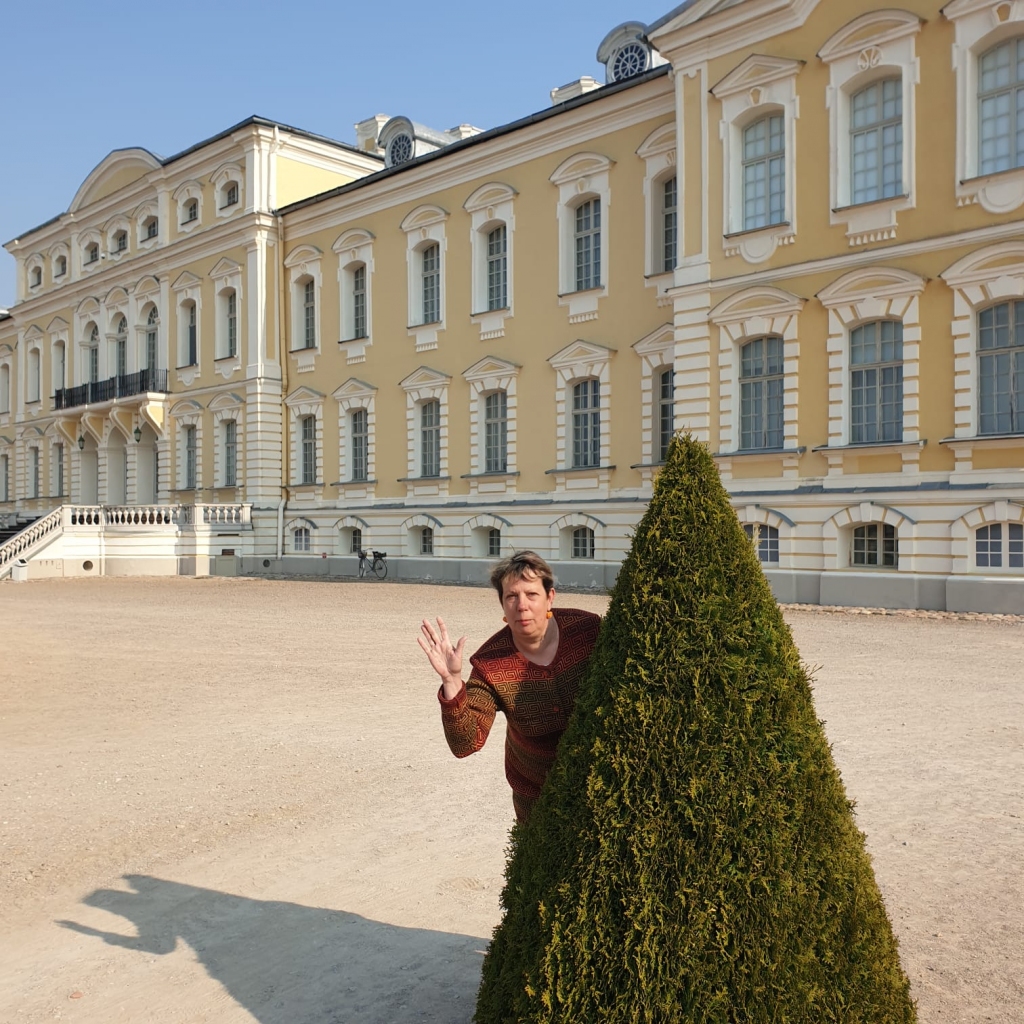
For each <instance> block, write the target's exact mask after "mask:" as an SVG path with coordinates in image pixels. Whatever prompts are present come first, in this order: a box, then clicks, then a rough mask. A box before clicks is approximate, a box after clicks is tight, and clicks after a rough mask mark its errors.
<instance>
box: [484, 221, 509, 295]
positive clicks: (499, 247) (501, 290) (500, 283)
mask: <svg viewBox="0 0 1024 1024" xmlns="http://www.w3.org/2000/svg"><path fill="white" fill-rule="evenodd" d="M507 246H508V234H507V232H506V229H505V225H504V224H501V225H500V226H498V227H496V228H495V229H494V230H493V231H491V232H490V233H489V234H488V235H487V308H488V309H505V308H506V307H507V306H508V250H507Z"/></svg>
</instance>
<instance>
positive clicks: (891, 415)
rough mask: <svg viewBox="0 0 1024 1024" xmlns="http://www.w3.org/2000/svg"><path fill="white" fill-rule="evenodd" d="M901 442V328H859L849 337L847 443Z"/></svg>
mask: <svg viewBox="0 0 1024 1024" xmlns="http://www.w3.org/2000/svg"><path fill="white" fill-rule="evenodd" d="M902 440H903V324H902V323H901V322H900V321H899V320H879V321H877V322H875V323H870V324H863V325H862V326H861V327H858V328H857V329H856V330H855V331H853V332H852V333H851V334H850V443H851V444H872V443H874V442H883V441H896V442H899V441H902Z"/></svg>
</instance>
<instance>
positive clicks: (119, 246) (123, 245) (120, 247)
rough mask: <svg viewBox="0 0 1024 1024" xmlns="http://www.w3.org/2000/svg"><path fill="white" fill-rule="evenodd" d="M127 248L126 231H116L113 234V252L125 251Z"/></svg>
mask: <svg viewBox="0 0 1024 1024" xmlns="http://www.w3.org/2000/svg"><path fill="white" fill-rule="evenodd" d="M127 249H128V232H127V231H118V233H117V234H116V235H114V252H126V251H127Z"/></svg>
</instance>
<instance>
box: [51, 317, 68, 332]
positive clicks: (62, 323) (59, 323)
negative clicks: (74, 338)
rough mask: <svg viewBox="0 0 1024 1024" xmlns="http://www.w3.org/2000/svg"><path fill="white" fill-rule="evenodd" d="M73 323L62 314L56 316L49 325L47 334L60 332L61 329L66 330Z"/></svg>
mask: <svg viewBox="0 0 1024 1024" xmlns="http://www.w3.org/2000/svg"><path fill="white" fill-rule="evenodd" d="M70 326H71V325H70V324H69V323H68V322H67V320H65V319H64V317H62V316H55V317H54V318H53V319H52V320H51V321H50V322H49V323H48V324H47V325H46V333H47V334H59V333H60V332H61V331H66V330H67V329H68V328H69V327H70Z"/></svg>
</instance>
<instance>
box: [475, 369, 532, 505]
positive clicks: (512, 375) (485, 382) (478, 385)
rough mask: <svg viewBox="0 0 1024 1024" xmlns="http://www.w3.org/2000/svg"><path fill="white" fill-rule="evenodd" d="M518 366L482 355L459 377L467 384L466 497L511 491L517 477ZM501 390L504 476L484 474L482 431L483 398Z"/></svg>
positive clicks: (484, 405)
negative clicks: (504, 430)
mask: <svg viewBox="0 0 1024 1024" xmlns="http://www.w3.org/2000/svg"><path fill="white" fill-rule="evenodd" d="M520 369H522V367H520V366H518V365H517V364H516V363H510V362H509V361H508V360H506V359H499V358H498V357H497V356H484V358H483V359H480V360H478V361H477V362H475V363H474V364H473V365H472V366H471V367H469V369H468V370H466V371H464V372H463V374H462V376H463V377H464V378H465V380H466V381H467V383H468V384H469V460H470V462H469V464H470V472H469V473H468V474H467V478H468V480H469V487H470V494H474V495H477V494H503V493H506V492H514V491H515V489H516V484H515V479H516V477H517V476H518V474H519V463H518V453H517V436H518V435H517V423H518V416H517V410H518V406H519V400H518V395H517V381H518V377H519V371H520ZM494 391H504V392H505V396H506V408H505V411H506V415H507V417H508V420H507V434H506V455H507V469H506V471H505V472H504V473H487V472H486V466H487V453H486V432H485V430H484V419H485V412H486V400H487V395H489V394H491V393H492V392H494Z"/></svg>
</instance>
